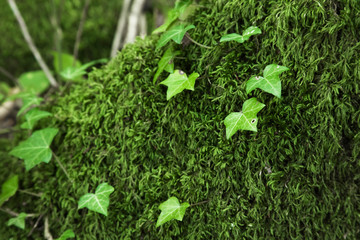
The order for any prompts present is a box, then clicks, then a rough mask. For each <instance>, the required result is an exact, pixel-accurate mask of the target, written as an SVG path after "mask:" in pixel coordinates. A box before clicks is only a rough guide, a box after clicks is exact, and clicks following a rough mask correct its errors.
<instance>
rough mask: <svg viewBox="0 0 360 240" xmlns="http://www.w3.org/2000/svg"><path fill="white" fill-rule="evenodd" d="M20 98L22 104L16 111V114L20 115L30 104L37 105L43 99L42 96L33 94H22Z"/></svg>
mask: <svg viewBox="0 0 360 240" xmlns="http://www.w3.org/2000/svg"><path fill="white" fill-rule="evenodd" d="M21 99H22V102H23V105H22V106H21V108H20V110H19V112H18V113H17V116H20V115H21V114H22V113H24V112H26V111H27V110H28V109H29V108H30V107H31V106H33V105H39V104H40V103H41V102H42V101H43V100H44V99H43V98H41V97H38V96H36V95H33V94H24V95H23V97H21Z"/></svg>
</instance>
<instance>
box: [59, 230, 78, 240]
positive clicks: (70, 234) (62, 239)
mask: <svg viewBox="0 0 360 240" xmlns="http://www.w3.org/2000/svg"><path fill="white" fill-rule="evenodd" d="M69 238H75V233H74V231H73V230H72V229H68V230H66V231H65V232H63V234H61V236H60V237H59V238H57V239H55V240H67V239H69Z"/></svg>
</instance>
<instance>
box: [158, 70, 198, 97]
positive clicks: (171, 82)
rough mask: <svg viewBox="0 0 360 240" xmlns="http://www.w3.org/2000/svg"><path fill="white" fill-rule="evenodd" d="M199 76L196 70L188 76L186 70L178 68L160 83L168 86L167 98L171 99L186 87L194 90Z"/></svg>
mask: <svg viewBox="0 0 360 240" xmlns="http://www.w3.org/2000/svg"><path fill="white" fill-rule="evenodd" d="M198 77H199V74H198V73H196V72H194V73H192V74H190V76H189V77H188V76H187V75H186V73H185V72H183V71H181V70H176V71H175V72H174V73H172V74H170V75H169V77H168V78H166V79H165V80H164V81H162V82H161V83H160V84H163V85H166V86H168V90H167V93H166V99H167V100H170V99H171V98H172V97H173V96H175V95H176V94H178V93H181V92H182V91H184V90H185V89H188V90H191V91H194V86H195V80H196V79H197V78H198Z"/></svg>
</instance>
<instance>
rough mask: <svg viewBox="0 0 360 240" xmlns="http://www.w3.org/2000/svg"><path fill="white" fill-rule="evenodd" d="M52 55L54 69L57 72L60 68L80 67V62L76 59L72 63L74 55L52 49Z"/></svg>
mask: <svg viewBox="0 0 360 240" xmlns="http://www.w3.org/2000/svg"><path fill="white" fill-rule="evenodd" d="M52 55H53V56H54V62H53V64H54V69H55V71H56V72H57V73H60V72H61V70H63V69H66V68H68V67H73V66H74V67H75V68H79V67H81V62H80V61H79V60H76V62H75V65H74V56H73V55H70V54H67V53H59V52H56V51H52ZM60 63H61V70H60Z"/></svg>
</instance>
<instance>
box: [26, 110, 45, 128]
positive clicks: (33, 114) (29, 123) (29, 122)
mask: <svg viewBox="0 0 360 240" xmlns="http://www.w3.org/2000/svg"><path fill="white" fill-rule="evenodd" d="M49 116H52V114H51V113H49V112H47V111H41V110H39V109H38V108H33V109H31V110H30V111H29V112H27V113H26V114H25V120H26V121H25V122H24V123H23V124H21V126H20V127H21V128H23V129H33V127H34V125H35V123H36V122H37V121H39V120H40V119H43V118H45V117H49Z"/></svg>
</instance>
